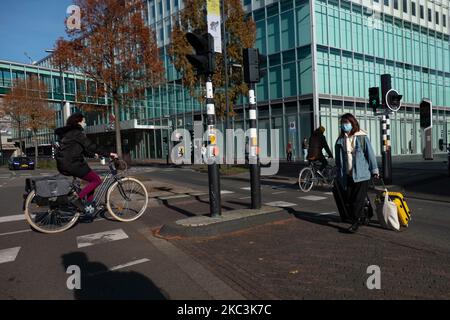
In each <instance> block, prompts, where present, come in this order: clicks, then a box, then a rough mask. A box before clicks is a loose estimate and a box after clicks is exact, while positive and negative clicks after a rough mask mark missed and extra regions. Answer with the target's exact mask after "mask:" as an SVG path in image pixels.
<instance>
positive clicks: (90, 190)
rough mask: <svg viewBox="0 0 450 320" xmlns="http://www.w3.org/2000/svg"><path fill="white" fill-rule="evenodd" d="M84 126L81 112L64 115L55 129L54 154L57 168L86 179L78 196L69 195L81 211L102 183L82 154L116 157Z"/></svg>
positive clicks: (84, 121)
mask: <svg viewBox="0 0 450 320" xmlns="http://www.w3.org/2000/svg"><path fill="white" fill-rule="evenodd" d="M85 127H86V119H85V117H84V116H83V114H81V113H74V114H72V115H71V116H70V117H69V118H68V119H67V125H66V126H65V127H62V128H58V129H56V130H55V134H56V135H57V136H58V142H59V147H58V148H57V151H56V154H55V159H56V164H57V168H58V171H59V172H60V173H61V174H63V175H66V176H74V177H77V178H80V179H82V180H84V181H87V182H88V184H87V185H86V186H85V187H84V188H83V189H82V190H81V192H80V194H79V195H78V197H77V198H75V199H71V201H72V203H73V204H74V205H75V206H77V208H78V209H80V210H82V211H88V210H87V208H91V207H92V200H93V198H94V191H95V189H96V188H97V187H98V186H99V185H100V184H101V183H102V180H101V178H100V176H99V175H98V174H97V173H96V172H95V171H93V170H92V169H91V168H90V167H89V165H88V163H87V161H86V159H85V158H84V157H85V156H95V157H98V156H99V155H100V156H104V157H108V156H110V157H114V158H117V154H115V153H112V152H110V151H109V150H107V149H106V148H105V147H102V146H99V145H97V144H95V143H94V142H92V141H91V140H89V138H88V137H87V136H86V134H85V133H84V128H85ZM85 198H86V199H85Z"/></svg>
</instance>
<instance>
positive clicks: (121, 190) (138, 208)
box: [106, 177, 148, 222]
mask: <svg viewBox="0 0 450 320" xmlns="http://www.w3.org/2000/svg"><path fill="white" fill-rule="evenodd" d="M147 205H148V193H147V189H146V188H145V186H144V184H143V183H142V182H140V181H139V180H137V179H135V178H130V177H127V178H122V179H120V180H119V181H116V182H114V183H113V184H112V186H111V187H110V188H109V189H108V193H107V194H106V207H107V209H108V212H109V213H110V214H111V215H112V216H113V217H114V218H115V219H117V220H119V221H122V222H131V221H135V220H137V219H139V218H140V217H141V216H142V215H143V214H144V212H145V210H146V209H147Z"/></svg>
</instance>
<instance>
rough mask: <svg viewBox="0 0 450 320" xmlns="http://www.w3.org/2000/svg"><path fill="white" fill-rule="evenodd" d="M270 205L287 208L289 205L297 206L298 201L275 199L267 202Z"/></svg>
mask: <svg viewBox="0 0 450 320" xmlns="http://www.w3.org/2000/svg"><path fill="white" fill-rule="evenodd" d="M265 205H266V206H269V207H280V208H287V207H295V206H296V205H297V204H296V203H291V202H286V201H273V202H269V203H266V204H265Z"/></svg>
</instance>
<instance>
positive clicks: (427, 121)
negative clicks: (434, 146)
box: [420, 99, 433, 129]
mask: <svg viewBox="0 0 450 320" xmlns="http://www.w3.org/2000/svg"><path fill="white" fill-rule="evenodd" d="M432 115H433V111H432V105H431V101H430V100H428V99H423V100H422V102H421V103H420V127H421V128H423V129H428V128H431V127H432V125H433V123H432Z"/></svg>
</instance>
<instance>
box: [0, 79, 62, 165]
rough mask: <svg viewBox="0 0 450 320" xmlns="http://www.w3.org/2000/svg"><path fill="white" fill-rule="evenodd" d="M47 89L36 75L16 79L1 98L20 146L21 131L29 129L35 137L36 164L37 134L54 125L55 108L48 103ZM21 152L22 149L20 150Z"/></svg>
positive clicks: (4, 112) (3, 108)
mask: <svg viewBox="0 0 450 320" xmlns="http://www.w3.org/2000/svg"><path fill="white" fill-rule="evenodd" d="M47 95H48V89H47V87H46V86H45V84H44V83H43V82H42V81H39V79H38V78H37V76H35V75H29V76H28V77H27V78H26V79H17V80H16V81H14V83H13V86H12V87H11V90H10V92H9V93H7V94H6V95H5V97H4V99H3V106H2V113H3V114H5V115H7V116H9V117H10V118H11V120H12V123H13V125H14V126H15V127H16V128H17V130H18V136H19V141H20V146H21V147H22V131H23V130H25V129H27V130H31V132H32V133H33V135H34V138H35V151H36V152H35V157H36V159H35V160H36V164H37V155H38V153H37V134H38V132H39V131H40V130H42V129H51V128H54V127H55V110H54V109H53V108H51V107H50V106H49V104H48V96H47ZM21 152H22V150H21Z"/></svg>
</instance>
